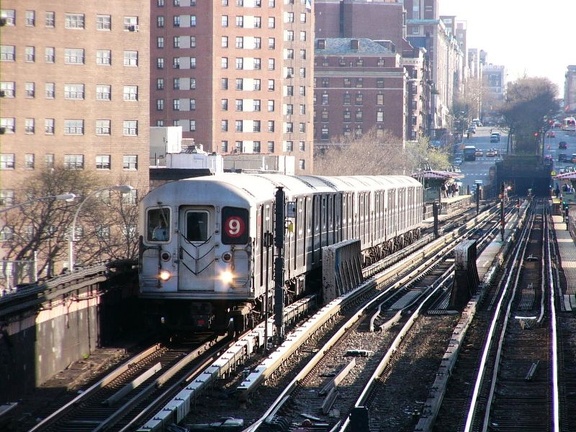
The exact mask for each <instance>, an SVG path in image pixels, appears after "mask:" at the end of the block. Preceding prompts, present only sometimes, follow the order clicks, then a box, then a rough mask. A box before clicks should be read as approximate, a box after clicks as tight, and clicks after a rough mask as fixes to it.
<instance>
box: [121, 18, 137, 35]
mask: <svg viewBox="0 0 576 432" xmlns="http://www.w3.org/2000/svg"><path fill="white" fill-rule="evenodd" d="M124 31H130V32H134V31H138V17H135V16H125V17H124Z"/></svg>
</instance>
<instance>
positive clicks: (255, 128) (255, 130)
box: [252, 120, 260, 132]
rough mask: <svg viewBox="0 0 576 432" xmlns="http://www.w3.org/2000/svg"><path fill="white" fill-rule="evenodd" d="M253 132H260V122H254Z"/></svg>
mask: <svg viewBox="0 0 576 432" xmlns="http://www.w3.org/2000/svg"><path fill="white" fill-rule="evenodd" d="M252 132H260V120H254V122H253V123H252Z"/></svg>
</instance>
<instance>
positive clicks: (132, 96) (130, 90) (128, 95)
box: [124, 85, 138, 101]
mask: <svg viewBox="0 0 576 432" xmlns="http://www.w3.org/2000/svg"><path fill="white" fill-rule="evenodd" d="M124 100H125V101H137V100H138V86H134V85H129V86H124Z"/></svg>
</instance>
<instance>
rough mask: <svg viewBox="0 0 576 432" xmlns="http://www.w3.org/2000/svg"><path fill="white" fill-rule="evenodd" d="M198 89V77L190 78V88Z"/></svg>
mask: <svg viewBox="0 0 576 432" xmlns="http://www.w3.org/2000/svg"><path fill="white" fill-rule="evenodd" d="M195 89H196V78H190V90H195Z"/></svg>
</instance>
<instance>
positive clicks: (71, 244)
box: [68, 185, 134, 272]
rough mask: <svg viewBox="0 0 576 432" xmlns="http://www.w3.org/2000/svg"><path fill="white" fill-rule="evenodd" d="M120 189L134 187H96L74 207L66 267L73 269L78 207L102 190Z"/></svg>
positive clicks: (121, 190)
mask: <svg viewBox="0 0 576 432" xmlns="http://www.w3.org/2000/svg"><path fill="white" fill-rule="evenodd" d="M107 190H108V191H113V190H116V191H120V192H122V193H129V192H131V191H133V190H134V188H133V187H132V186H130V185H115V186H108V187H105V188H101V189H96V190H94V191H92V192H90V193H89V194H88V195H86V196H85V197H84V199H83V200H82V202H81V203H80V205H78V208H77V209H76V213H74V219H73V220H72V226H71V227H70V233H69V234H68V269H69V270H70V271H71V272H73V271H74V264H75V260H74V242H75V241H76V220H77V219H78V215H79V214H80V209H81V208H82V206H83V205H84V203H85V202H86V201H88V198H90V197H92V196H93V195H96V194H99V193H100V192H104V191H107Z"/></svg>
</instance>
